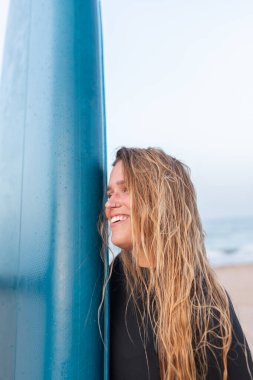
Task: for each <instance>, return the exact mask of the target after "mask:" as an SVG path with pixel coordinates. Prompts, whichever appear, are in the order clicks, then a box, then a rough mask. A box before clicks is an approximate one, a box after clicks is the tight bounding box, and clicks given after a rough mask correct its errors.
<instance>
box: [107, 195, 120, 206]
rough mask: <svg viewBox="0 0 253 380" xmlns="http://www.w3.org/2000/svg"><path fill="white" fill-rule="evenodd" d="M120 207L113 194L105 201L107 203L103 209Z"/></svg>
mask: <svg viewBox="0 0 253 380" xmlns="http://www.w3.org/2000/svg"><path fill="white" fill-rule="evenodd" d="M120 206H121V203H120V201H119V199H118V197H117V196H115V195H114V194H112V195H111V196H110V198H109V199H108V200H107V202H106V203H105V208H107V209H109V208H116V207H120Z"/></svg>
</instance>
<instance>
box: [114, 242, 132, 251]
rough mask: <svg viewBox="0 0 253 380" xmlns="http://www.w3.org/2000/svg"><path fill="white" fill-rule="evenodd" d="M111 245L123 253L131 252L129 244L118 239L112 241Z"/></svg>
mask: <svg viewBox="0 0 253 380" xmlns="http://www.w3.org/2000/svg"><path fill="white" fill-rule="evenodd" d="M112 243H113V245H116V247H118V248H120V249H124V250H125V251H131V249H132V245H131V244H130V243H129V242H126V241H122V240H120V239H112Z"/></svg>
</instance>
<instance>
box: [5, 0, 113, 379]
mask: <svg viewBox="0 0 253 380" xmlns="http://www.w3.org/2000/svg"><path fill="white" fill-rule="evenodd" d="M0 121H1V122H0V144H1V145H0V177H1V186H0V247H1V248H0V297H1V302H0V358H1V359H0V360H1V365H0V380H7V379H15V380H21V379H22V380H23V379H25V380H30V379H31V380H34V379H36V380H40V379H52V380H58V379H71V380H75V379H89V380H91V379H92V380H93V379H94V380H96V379H99V380H101V379H102V378H103V376H105V378H107V372H106V371H107V369H106V368H105V366H104V364H105V365H107V364H106V363H107V360H104V346H103V344H102V340H101V338H100V335H99V329H98V316H97V311H98V306H99V304H100V301H101V289H102V283H103V276H104V268H103V265H102V261H101V259H100V256H99V255H100V247H101V242H100V238H99V235H98V230H97V220H98V215H99V212H100V211H101V207H102V200H103V189H104V186H105V174H104V173H105V170H106V160H105V157H106V151H105V146H106V144H105V122H104V98H103V63H102V45H101V22H100V15H99V3H98V1H97V0H85V1H79V0H75V1H67V0H62V1H56V0H53V1H52V0H36V1H32V0H12V1H11V3H10V10H9V20H8V28H7V35H6V43H5V55H4V68H3V73H2V83H1V109H0ZM101 328H102V332H103V320H101ZM107 333H108V331H107Z"/></svg>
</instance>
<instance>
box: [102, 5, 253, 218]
mask: <svg viewBox="0 0 253 380" xmlns="http://www.w3.org/2000/svg"><path fill="white" fill-rule="evenodd" d="M102 5H103V31H104V55H105V79H106V82H105V86H106V106H107V131H108V156H109V161H111V158H112V157H113V151H114V148H115V147H117V146H120V145H128V146H133V145H134V146H144V147H145V146H159V147H162V148H163V149H165V150H166V152H168V153H169V154H172V155H175V156H176V157H177V158H179V159H181V160H182V161H184V162H185V163H187V164H188V165H189V166H190V167H191V169H192V178H193V181H194V183H195V186H196V188H197V193H198V198H199V206H200V210H201V214H202V216H203V217H205V218H207V217H215V216H239V215H253V201H252V198H253V149H252V143H253V131H252V127H253V107H252V105H253V70H252V67H253V2H252V1H244V0H236V1H231V0H218V1H217V0H211V1H188V0H175V1H171V0H160V1H159V0H128V1H125V0H124V1H123V0H102Z"/></svg>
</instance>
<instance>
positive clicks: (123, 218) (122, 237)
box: [105, 161, 132, 251]
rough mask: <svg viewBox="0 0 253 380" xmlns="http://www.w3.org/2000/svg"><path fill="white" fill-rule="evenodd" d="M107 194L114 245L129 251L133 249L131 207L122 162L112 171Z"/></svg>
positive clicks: (107, 212)
mask: <svg viewBox="0 0 253 380" xmlns="http://www.w3.org/2000/svg"><path fill="white" fill-rule="evenodd" d="M107 194H108V201H107V202H106V204H105V213H106V217H107V218H108V220H109V223H110V228H111V232H112V243H113V244H114V245H116V246H118V247H120V248H122V249H125V250H127V251H129V250H131V249H132V234H131V220H130V207H131V206H130V196H129V192H128V189H127V188H126V184H125V181H124V173H123V165H122V161H118V162H117V163H116V165H115V166H114V167H113V169H112V171H111V175H110V179H109V184H108V191H107Z"/></svg>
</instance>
